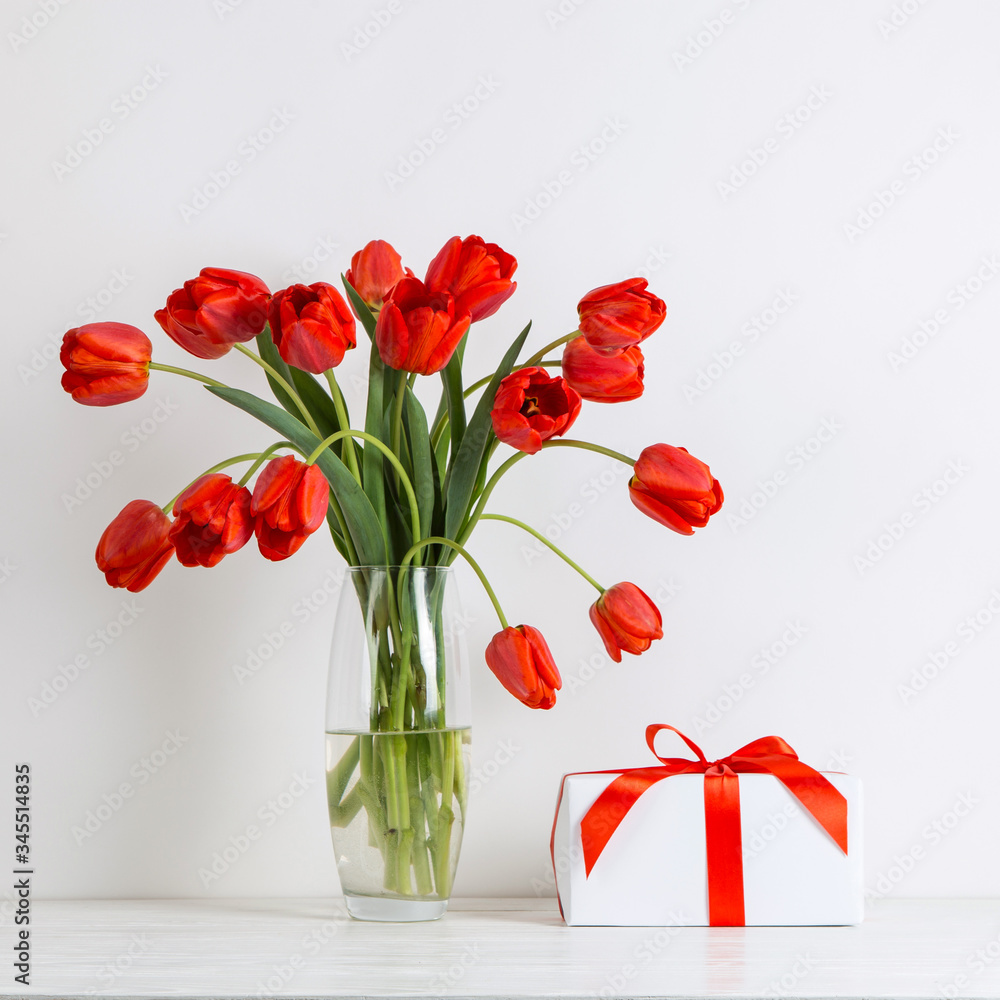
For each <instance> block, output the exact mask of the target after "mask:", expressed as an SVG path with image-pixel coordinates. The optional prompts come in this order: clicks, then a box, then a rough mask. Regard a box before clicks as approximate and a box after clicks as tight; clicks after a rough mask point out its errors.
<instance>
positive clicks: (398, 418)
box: [392, 372, 416, 538]
mask: <svg viewBox="0 0 1000 1000" xmlns="http://www.w3.org/2000/svg"><path fill="white" fill-rule="evenodd" d="M405 401H406V372H400V373H399V381H398V382H397V383H396V398H395V399H394V400H393V404H394V405H393V411H392V450H393V451H394V452H395V453H396V454H397V455H399V456H402V450H401V445H402V441H403V403H404V402H405ZM414 538H416V535H414Z"/></svg>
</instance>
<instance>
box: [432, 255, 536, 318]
mask: <svg viewBox="0 0 1000 1000" xmlns="http://www.w3.org/2000/svg"><path fill="white" fill-rule="evenodd" d="M516 270H517V260H516V259H515V258H514V257H512V256H511V255H510V254H509V253H507V252H506V251H505V250H501V249H500V247H498V246H497V245H496V243H486V242H485V241H484V240H482V239H481V238H480V237H478V236H467V237H466V238H465V239H464V240H460V239H459V238H458V237H457V236H453V237H452V238H451V239H450V240H448V242H447V243H445V245H444V246H443V247H442V248H441V250H440V251H439V252H438V255H437V256H436V257H435V258H434V260H432V261H431V263H430V266H429V267H428V268H427V275H426V277H425V278H424V282H425V284H426V285H427V287H428V289H429V290H430V291H432V292H449V293H451V294H452V295H454V296H455V300H456V304H455V312H456V315H462V314H463V313H468V314H469V316H470V318H471V320H472V322H473V323H477V322H478V321H479V320H481V319H486V317H487V316H492V315H493V314H494V313H495V312H496V311H497V310H498V309H499V308H500V306H502V305H503V304H504V303H505V302H506V301H507V299H509V298H510V297H511V296H512V295H513V294H514V289H515V288H517V282H516V281H512V280H511V275H513V273H514V272H515V271H516Z"/></svg>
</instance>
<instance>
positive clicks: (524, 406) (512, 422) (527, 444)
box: [490, 368, 581, 455]
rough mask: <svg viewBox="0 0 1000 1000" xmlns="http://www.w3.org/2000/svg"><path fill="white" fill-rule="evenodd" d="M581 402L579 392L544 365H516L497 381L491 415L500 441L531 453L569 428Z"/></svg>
mask: <svg viewBox="0 0 1000 1000" xmlns="http://www.w3.org/2000/svg"><path fill="white" fill-rule="evenodd" d="M580 406H581V400H580V394H579V393H578V392H577V391H576V390H575V389H573V388H571V387H570V386H569V385H567V384H566V380H565V379H563V378H561V377H560V376H558V375H555V376H550V375H549V374H548V373H547V372H546V371H545V369H544V368H519V369H518V370H517V371H514V372H511V373H510V375H508V376H507V377H506V378H505V379H504V380H503V381H502V382H501V383H500V388H499V389H497V394H496V396H495V397H494V400H493V412H492V413H491V414H490V416H491V417H492V419H493V430H494V431H495V432H496V436H497V437H498V438H500V440H501V441H504V442H505V443H507V444H509V445H511V446H513V447H514V448H517V449H518V451H526V452H527V453H528V454H529V455H534V454H535V452H537V451H538V450H539V448H541V447H542V442H543V441H548V439H549V438H550V437H555V436H556V435H557V434H558V435H561V434H565V433H566V431H568V430H569V429H570V427H571V426H572V425H573V421H574V420H576V417H577V414H578V413H579V412H580Z"/></svg>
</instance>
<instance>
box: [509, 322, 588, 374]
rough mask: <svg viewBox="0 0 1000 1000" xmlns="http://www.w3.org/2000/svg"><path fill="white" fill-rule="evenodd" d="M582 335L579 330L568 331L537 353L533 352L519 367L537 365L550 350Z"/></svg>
mask: <svg viewBox="0 0 1000 1000" xmlns="http://www.w3.org/2000/svg"><path fill="white" fill-rule="evenodd" d="M579 336H580V331H579V330H574V331H573V332H572V333H567V334H566V336H565V337H560V338H559V339H558V340H553V341H552V343H551V344H546V345H545V346H544V347H543V348H542V349H541V350H540V351H539V352H538V353H537V354H533V355H532V356H531V357H530V358H528V360H527V361H525V362H524V364H523V365H518V368H531V367H532V366H533V365H537V364H538V362H539V361H541V360H542V358H544V357H545V355H546V354H548V353H549V351H552V350H555V348H557V347H562V345H563V344H568V343H569V342H570V341H571V340H576V338H577V337H579Z"/></svg>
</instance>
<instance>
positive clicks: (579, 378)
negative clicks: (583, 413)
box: [562, 337, 644, 403]
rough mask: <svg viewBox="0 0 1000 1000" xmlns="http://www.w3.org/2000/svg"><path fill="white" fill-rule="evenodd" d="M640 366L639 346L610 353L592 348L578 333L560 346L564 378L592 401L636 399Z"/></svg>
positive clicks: (639, 394) (640, 379)
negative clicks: (613, 353) (562, 346)
mask: <svg viewBox="0 0 1000 1000" xmlns="http://www.w3.org/2000/svg"><path fill="white" fill-rule="evenodd" d="M643 367H644V366H643V357H642V351H640V350H639V348H638V347H626V348H625V350H624V351H622V352H621V354H616V355H613V356H611V357H609V356H608V355H607V354H602V353H601V352H600V351H595V350H594V348H592V347H591V346H590V344H588V343H587V339H586V338H585V337H577V338H576V339H575V340H571V341H570V342H569V343H568V344H567V345H566V347H565V348H564V349H563V356H562V374H563V378H564V379H566V382H567V383H568V384H569V385H571V386H572V387H573V388H574V389H576V391H577V392H578V393H579V394H580V395H581V396H582V397H583V398H584V399H586V400H587V401H588V402H591V403H624V402H627V401H628V400H631V399H638V398H639V397H640V396H641V395H642V389H643V384H642V377H643Z"/></svg>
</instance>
